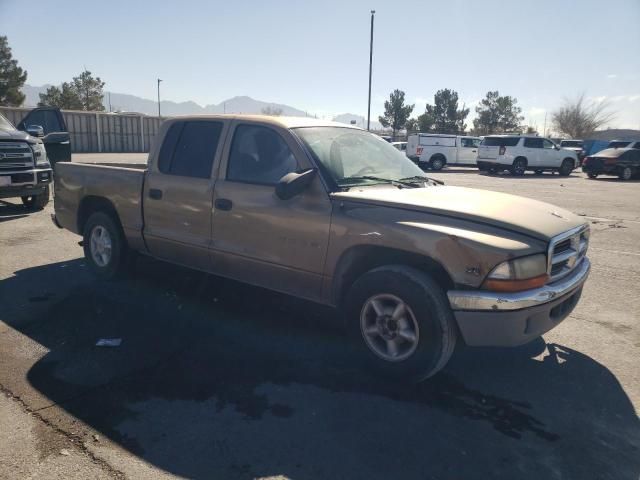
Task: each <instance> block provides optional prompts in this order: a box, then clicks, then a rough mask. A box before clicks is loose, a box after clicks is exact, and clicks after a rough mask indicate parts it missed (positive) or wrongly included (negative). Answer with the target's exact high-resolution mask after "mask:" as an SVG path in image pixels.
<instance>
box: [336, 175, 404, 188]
mask: <svg viewBox="0 0 640 480" xmlns="http://www.w3.org/2000/svg"><path fill="white" fill-rule="evenodd" d="M343 180H347V181H348V180H355V181H358V180H373V181H375V182H377V183H369V184H368V185H376V184H379V183H390V184H391V185H395V186H397V187H399V188H404V187H411V188H415V187H416V184H415V182H407V181H404V179H401V180H391V179H390V178H382V177H374V176H371V175H358V176H355V177H344V178H341V179H340V180H339V181H338V185H339V186H340V187H355V186H357V185H363V184H361V183H340V182H342V181H343ZM364 185H367V184H364Z"/></svg>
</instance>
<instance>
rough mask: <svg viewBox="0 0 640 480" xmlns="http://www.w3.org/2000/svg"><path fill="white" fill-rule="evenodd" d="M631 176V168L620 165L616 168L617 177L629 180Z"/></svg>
mask: <svg viewBox="0 0 640 480" xmlns="http://www.w3.org/2000/svg"><path fill="white" fill-rule="evenodd" d="M631 177H633V170H632V169H631V167H622V168H620V169H619V170H618V178H619V179H620V180H630V179H631Z"/></svg>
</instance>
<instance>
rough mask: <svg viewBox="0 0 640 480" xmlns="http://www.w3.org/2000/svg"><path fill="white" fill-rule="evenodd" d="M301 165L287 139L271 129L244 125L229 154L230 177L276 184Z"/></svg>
mask: <svg viewBox="0 0 640 480" xmlns="http://www.w3.org/2000/svg"><path fill="white" fill-rule="evenodd" d="M297 169H298V165H297V162H296V159H295V157H294V156H293V154H292V153H291V150H289V147H288V146H287V144H286V142H285V141H284V140H283V139H282V137H281V136H280V135H278V133H276V132H275V131H274V130H271V129H270V128H266V127H259V126H253V125H240V126H238V127H237V128H236V131H235V133H234V135H233V142H232V143H231V151H230V153H229V165H228V166H227V180H231V181H236V182H246V183H257V184H262V185H275V184H277V183H278V181H279V180H280V179H281V178H282V177H283V176H285V175H286V174H287V173H291V172H295V171H296V170H297Z"/></svg>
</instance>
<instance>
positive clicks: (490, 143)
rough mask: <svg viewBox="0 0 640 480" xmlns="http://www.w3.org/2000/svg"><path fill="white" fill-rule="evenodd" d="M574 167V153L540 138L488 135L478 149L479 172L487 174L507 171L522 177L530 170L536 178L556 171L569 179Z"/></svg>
mask: <svg viewBox="0 0 640 480" xmlns="http://www.w3.org/2000/svg"><path fill="white" fill-rule="evenodd" d="M577 166H578V155H577V154H576V152H574V151H572V150H567V149H564V148H560V147H559V146H557V145H556V144H555V143H553V142H552V141H551V140H549V139H547V138H542V137H532V136H526V135H490V136H487V137H484V139H483V140H482V143H480V147H479V149H478V168H479V169H480V170H481V171H487V172H489V173H495V172H497V171H499V170H510V171H511V173H512V174H513V175H524V173H525V172H526V171H527V170H533V171H534V172H535V173H536V174H542V172H544V171H552V172H553V171H556V172H559V173H560V175H569V174H570V173H571V172H572V171H573V169H574V168H575V167H577Z"/></svg>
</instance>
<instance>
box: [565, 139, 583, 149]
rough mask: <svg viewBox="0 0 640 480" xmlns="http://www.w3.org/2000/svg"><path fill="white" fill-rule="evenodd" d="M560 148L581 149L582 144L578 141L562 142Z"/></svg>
mask: <svg viewBox="0 0 640 480" xmlns="http://www.w3.org/2000/svg"><path fill="white" fill-rule="evenodd" d="M560 146H561V147H565V148H582V142H579V141H578V140H562V141H561V142H560Z"/></svg>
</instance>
